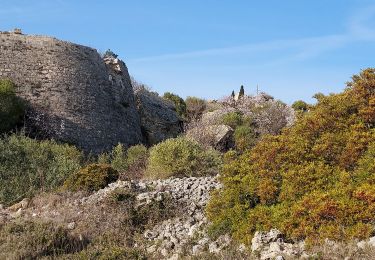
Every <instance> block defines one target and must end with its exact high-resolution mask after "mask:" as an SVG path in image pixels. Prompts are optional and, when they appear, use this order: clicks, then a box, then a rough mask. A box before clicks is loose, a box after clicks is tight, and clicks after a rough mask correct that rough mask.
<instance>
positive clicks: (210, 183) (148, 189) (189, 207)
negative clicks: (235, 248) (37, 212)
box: [81, 177, 230, 257]
mask: <svg viewBox="0 0 375 260" xmlns="http://www.w3.org/2000/svg"><path fill="white" fill-rule="evenodd" d="M220 187H221V184H220V183H219V182H218V181H217V179H216V177H190V178H171V179H166V180H153V181H131V182H127V181H118V182H115V183H111V184H110V185H109V186H108V187H107V188H105V189H102V190H99V191H98V192H96V193H94V194H93V195H91V196H89V197H86V198H83V199H81V203H83V204H85V203H97V202H100V201H101V200H103V199H105V198H106V197H107V196H108V195H109V194H111V192H113V191H114V190H116V189H118V188H131V189H133V190H136V191H137V196H136V201H137V205H138V206H142V205H145V204H149V203H154V202H155V201H161V200H163V199H164V198H166V197H170V198H172V199H173V200H174V201H175V202H176V203H177V204H178V205H181V206H182V207H184V208H183V210H182V211H183V212H184V213H185V214H183V215H181V216H177V217H175V218H171V219H166V220H164V221H163V222H161V223H159V224H157V225H155V226H154V227H152V228H151V229H148V230H146V231H145V232H144V234H143V236H144V238H145V239H146V240H147V241H149V246H148V247H147V252H148V253H155V254H158V255H162V256H163V257H172V256H173V255H176V254H179V253H181V252H182V249H183V247H184V246H185V245H186V244H187V243H189V242H190V240H191V239H193V238H194V237H200V239H199V240H198V241H197V242H196V244H195V245H193V247H192V248H190V250H191V252H192V253H194V254H199V253H200V252H202V250H203V249H204V247H205V246H209V248H210V251H212V252H217V251H220V250H221V248H223V247H224V246H226V245H228V244H229V242H230V239H229V237H228V236H226V237H221V238H219V241H210V239H209V238H208V236H207V234H206V232H205V228H206V225H207V223H208V222H207V219H206V217H205V215H204V208H205V206H206V204H207V202H208V200H209V196H210V192H211V191H212V190H215V189H219V188H220Z"/></svg>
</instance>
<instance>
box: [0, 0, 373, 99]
mask: <svg viewBox="0 0 375 260" xmlns="http://www.w3.org/2000/svg"><path fill="white" fill-rule="evenodd" d="M15 27H19V28H21V29H22V30H23V31H24V33H27V34H42V35H51V36H55V37H57V38H60V39H63V40H68V41H72V42H76V43H80V44H84V45H89V46H91V47H94V48H96V49H98V50H99V51H105V50H106V49H108V48H110V49H111V50H113V51H114V52H115V53H117V54H119V56H120V58H122V59H123V60H124V61H125V62H126V64H127V65H128V68H129V72H130V74H131V75H133V76H134V77H135V78H136V79H138V80H139V81H141V82H143V83H146V84H148V85H149V86H151V87H152V89H154V90H155V91H157V92H159V93H160V94H163V93H164V92H165V91H172V92H175V93H177V94H179V95H181V96H182V97H186V96H200V97H204V98H211V99H213V98H220V97H223V96H225V95H228V94H230V93H231V91H232V90H233V89H234V90H237V89H239V86H240V85H242V84H243V85H244V86H245V90H246V92H247V93H254V92H255V90H256V85H257V84H258V85H259V88H260V89H261V90H263V91H265V92H268V93H270V94H271V95H273V96H275V97H277V98H279V99H281V100H283V101H285V102H288V103H291V102H293V101H295V100H298V99H303V100H306V101H309V102H312V98H311V97H312V95H313V94H314V93H317V92H322V93H331V92H339V91H342V90H343V89H344V87H345V82H346V81H348V80H350V76H351V75H353V74H355V73H358V72H359V71H360V70H361V69H363V68H366V67H374V66H375V65H374V61H375V0H371V1H370V0H315V1H308V0H284V1H280V0H268V1H259V0H258V1H252V0H247V1H245V0H237V1H236V0H232V1H230V0H225V1H224V0H215V1H214V0H205V1H203V0H200V1H199V0H189V1H176V0H175V1H172V0H169V1H166V0H140V1H134V0H133V1H127V0H125V1H95V0H90V1H86V0H82V1H77V0H75V1H74V0H48V1H47V0H40V1H37V0H35V1H30V0H18V1H14V0H0V30H11V29H13V28H15Z"/></svg>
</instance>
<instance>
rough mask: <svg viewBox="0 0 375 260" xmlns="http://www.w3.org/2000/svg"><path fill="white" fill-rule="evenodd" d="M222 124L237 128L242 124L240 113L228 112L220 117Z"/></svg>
mask: <svg viewBox="0 0 375 260" xmlns="http://www.w3.org/2000/svg"><path fill="white" fill-rule="evenodd" d="M221 120H222V123H223V124H224V125H227V126H230V127H232V128H233V129H236V128H237V127H238V126H240V125H242V124H243V119H242V115H241V113H240V112H230V113H227V114H225V115H223V117H222V119H221Z"/></svg>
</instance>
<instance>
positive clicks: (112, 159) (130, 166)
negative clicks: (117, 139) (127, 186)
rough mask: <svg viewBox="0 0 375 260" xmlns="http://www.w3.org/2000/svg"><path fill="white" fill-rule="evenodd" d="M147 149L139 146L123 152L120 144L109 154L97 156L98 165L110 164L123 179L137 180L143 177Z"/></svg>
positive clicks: (123, 149)
mask: <svg viewBox="0 0 375 260" xmlns="http://www.w3.org/2000/svg"><path fill="white" fill-rule="evenodd" d="M148 155H149V153H148V149H147V147H146V146H144V145H142V144H139V145H134V146H131V147H129V148H128V149H127V150H125V147H124V146H123V145H122V144H118V145H116V146H115V147H114V148H113V149H112V151H111V152H110V153H103V154H101V155H99V158H98V163H101V164H110V165H111V166H112V168H113V169H115V170H117V171H118V172H119V173H120V177H122V178H125V179H129V178H130V179H139V178H141V177H142V176H143V172H144V171H145V169H146V165H147V160H148Z"/></svg>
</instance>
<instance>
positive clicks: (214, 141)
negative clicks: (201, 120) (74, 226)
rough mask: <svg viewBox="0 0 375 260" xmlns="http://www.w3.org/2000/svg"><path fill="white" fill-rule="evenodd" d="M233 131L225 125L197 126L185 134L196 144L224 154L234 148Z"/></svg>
mask: <svg viewBox="0 0 375 260" xmlns="http://www.w3.org/2000/svg"><path fill="white" fill-rule="evenodd" d="M233 132H234V131H233V129H232V128H231V127H230V126H227V125H222V124H221V125H206V124H199V125H198V126H195V127H193V128H191V129H189V130H188V131H187V132H186V135H187V137H189V138H192V139H194V140H195V141H197V142H198V143H200V144H202V145H204V146H207V147H212V148H215V149H216V150H219V151H222V152H225V151H228V150H229V149H231V148H233V147H234V138H233Z"/></svg>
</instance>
